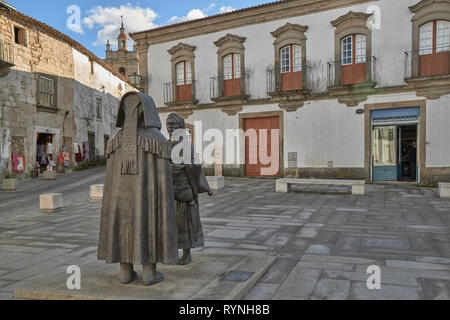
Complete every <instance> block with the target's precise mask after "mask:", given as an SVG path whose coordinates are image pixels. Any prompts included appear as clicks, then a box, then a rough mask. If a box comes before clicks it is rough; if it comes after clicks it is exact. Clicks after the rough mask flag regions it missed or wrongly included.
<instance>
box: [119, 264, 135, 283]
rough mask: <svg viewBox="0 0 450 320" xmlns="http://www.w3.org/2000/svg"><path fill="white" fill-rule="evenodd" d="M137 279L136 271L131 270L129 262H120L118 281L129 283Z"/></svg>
mask: <svg viewBox="0 0 450 320" xmlns="http://www.w3.org/2000/svg"><path fill="white" fill-rule="evenodd" d="M136 279H137V273H136V272H135V271H134V270H133V265H132V264H131V263H121V264H120V282H121V283H122V284H130V283H132V282H133V281H134V280H136Z"/></svg>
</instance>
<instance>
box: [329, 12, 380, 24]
mask: <svg viewBox="0 0 450 320" xmlns="http://www.w3.org/2000/svg"><path fill="white" fill-rule="evenodd" d="M371 15H372V14H370V13H363V12H353V11H349V12H348V13H347V14H344V15H343V16H340V17H339V18H337V19H336V20H333V21H331V25H332V26H333V27H335V28H337V27H339V26H340V25H341V24H342V23H344V22H346V21H348V20H353V19H360V20H364V21H366V20H367V19H369V17H370V16H371Z"/></svg>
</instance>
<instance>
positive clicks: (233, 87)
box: [224, 79, 241, 97]
mask: <svg viewBox="0 0 450 320" xmlns="http://www.w3.org/2000/svg"><path fill="white" fill-rule="evenodd" d="M224 86H225V97H236V96H240V95H241V79H230V80H224Z"/></svg>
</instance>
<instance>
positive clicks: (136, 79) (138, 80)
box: [128, 72, 142, 89]
mask: <svg viewBox="0 0 450 320" xmlns="http://www.w3.org/2000/svg"><path fill="white" fill-rule="evenodd" d="M128 78H129V79H130V82H131V85H132V86H133V87H135V88H138V89H139V84H140V83H141V80H142V76H141V75H138V74H137V73H136V72H133V74H132V75H129V76H128Z"/></svg>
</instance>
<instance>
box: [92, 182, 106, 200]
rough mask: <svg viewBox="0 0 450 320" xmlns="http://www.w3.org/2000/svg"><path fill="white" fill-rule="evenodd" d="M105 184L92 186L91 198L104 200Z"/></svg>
mask: <svg viewBox="0 0 450 320" xmlns="http://www.w3.org/2000/svg"><path fill="white" fill-rule="evenodd" d="M104 188H105V185H103V184H96V185H93V186H91V199H92V200H103V189H104Z"/></svg>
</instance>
